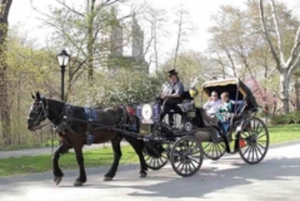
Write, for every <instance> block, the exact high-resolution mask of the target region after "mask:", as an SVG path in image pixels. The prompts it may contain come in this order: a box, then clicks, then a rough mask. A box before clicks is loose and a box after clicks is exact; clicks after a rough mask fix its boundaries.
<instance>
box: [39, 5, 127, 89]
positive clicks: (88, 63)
mask: <svg viewBox="0 0 300 201" xmlns="http://www.w3.org/2000/svg"><path fill="white" fill-rule="evenodd" d="M56 2H57V3H58V4H59V5H60V7H53V8H51V9H50V13H51V14H49V15H47V14H45V13H43V12H40V11H38V10H37V9H36V10H37V11H38V12H39V13H41V14H42V15H43V16H44V18H43V22H44V23H45V24H46V25H48V26H49V27H51V28H53V34H52V35H51V38H50V40H51V43H50V45H52V46H54V45H55V47H52V48H53V49H56V50H57V52H58V51H60V49H57V47H67V49H68V51H69V52H70V53H71V55H72V58H71V61H70V64H69V66H68V69H69V81H68V86H67V88H68V89H69V90H71V88H72V85H73V84H74V82H75V81H76V80H77V79H78V78H79V77H80V76H81V75H83V72H87V74H86V75H87V81H88V82H89V83H90V84H91V83H92V81H93V76H94V71H95V69H97V68H99V67H101V66H103V65H105V59H106V58H107V52H108V51H109V41H108V40H107V36H108V34H109V33H110V31H111V26H112V25H114V24H115V23H116V21H117V20H116V18H115V17H116V9H111V8H112V7H114V6H115V5H116V4H117V3H118V2H121V1H120V0H113V1H111V0H101V1H96V0H87V1H85V4H84V5H80V6H74V5H70V4H68V3H66V1H65V0H57V1H56ZM128 16H129V15H127V16H122V17H121V19H124V18H126V17H128ZM69 90H68V91H67V94H68V93H70V92H69Z"/></svg>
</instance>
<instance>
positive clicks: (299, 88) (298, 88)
mask: <svg viewBox="0 0 300 201" xmlns="http://www.w3.org/2000/svg"><path fill="white" fill-rule="evenodd" d="M293 77H294V83H295V85H294V86H295V97H296V98H295V109H296V110H297V111H299V110H300V98H299V92H300V83H299V75H297V74H296V73H295V74H294V76H293Z"/></svg>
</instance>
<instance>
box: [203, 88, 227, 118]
mask: <svg viewBox="0 0 300 201" xmlns="http://www.w3.org/2000/svg"><path fill="white" fill-rule="evenodd" d="M221 104H222V100H221V99H219V96H218V93H217V92H216V91H212V92H211V97H210V98H209V100H208V101H207V102H206V103H205V104H204V106H203V108H204V109H205V110H206V114H207V115H208V116H212V115H215V114H216V113H218V111H219V108H220V105H221Z"/></svg>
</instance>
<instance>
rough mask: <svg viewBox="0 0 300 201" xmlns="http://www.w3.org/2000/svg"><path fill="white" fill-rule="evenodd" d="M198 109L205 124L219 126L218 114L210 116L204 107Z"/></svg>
mask: <svg viewBox="0 0 300 201" xmlns="http://www.w3.org/2000/svg"><path fill="white" fill-rule="evenodd" d="M198 109H199V111H200V116H201V119H202V121H203V125H204V126H218V119H217V117H216V116H212V117H210V116H209V115H207V113H206V111H205V110H204V109H203V108H198Z"/></svg>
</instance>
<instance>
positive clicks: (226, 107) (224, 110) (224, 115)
mask: <svg viewBox="0 0 300 201" xmlns="http://www.w3.org/2000/svg"><path fill="white" fill-rule="evenodd" d="M221 98H222V103H221V105H220V108H219V111H218V113H217V114H216V117H217V118H218V120H219V127H220V128H221V129H222V130H223V132H224V133H226V131H227V129H228V127H229V124H228V123H224V122H226V121H228V120H229V119H230V117H231V113H232V111H233V105H232V102H231V101H230V100H229V93H228V92H224V93H222V94H221Z"/></svg>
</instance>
